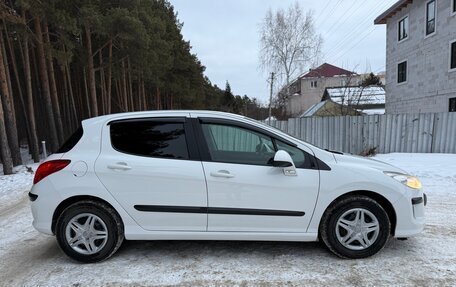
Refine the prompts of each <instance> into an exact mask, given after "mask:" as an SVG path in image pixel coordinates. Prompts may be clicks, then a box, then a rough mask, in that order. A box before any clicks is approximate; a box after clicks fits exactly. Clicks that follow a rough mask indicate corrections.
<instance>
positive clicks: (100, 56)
mask: <svg viewBox="0 0 456 287" xmlns="http://www.w3.org/2000/svg"><path fill="white" fill-rule="evenodd" d="M98 59H99V61H100V83H101V85H100V87H101V112H102V114H103V115H105V114H106V83H105V74H104V67H103V53H102V51H100V52H98Z"/></svg>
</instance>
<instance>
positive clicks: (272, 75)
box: [268, 72, 274, 125]
mask: <svg viewBox="0 0 456 287" xmlns="http://www.w3.org/2000/svg"><path fill="white" fill-rule="evenodd" d="M270 81H271V82H270V83H271V90H270V93H269V117H268V121H269V122H268V124H269V125H270V124H271V117H272V89H273V87H274V72H272V73H271V78H270Z"/></svg>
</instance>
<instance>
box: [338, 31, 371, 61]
mask: <svg viewBox="0 0 456 287" xmlns="http://www.w3.org/2000/svg"><path fill="white" fill-rule="evenodd" d="M377 28H378V26H374V27H373V29H372V30H370V31H369V32H368V33H367V34H366V35H364V37H362V38H361V39H360V40H359V41H358V42H356V44H354V45H353V46H351V47H350V48H349V49H347V50H346V51H345V52H343V53H342V54H340V55H339V56H338V57H337V58H336V60H335V61H334V62H337V61H338V60H339V59H340V58H342V57H343V56H345V54H347V53H348V52H349V51H351V50H352V49H353V48H355V47H356V46H357V45H358V44H359V43H361V42H362V41H363V40H364V39H366V38H367V37H368V36H369V35H371V34H372V32H374V31H375V30H376V29H377ZM336 56H337V54H336Z"/></svg>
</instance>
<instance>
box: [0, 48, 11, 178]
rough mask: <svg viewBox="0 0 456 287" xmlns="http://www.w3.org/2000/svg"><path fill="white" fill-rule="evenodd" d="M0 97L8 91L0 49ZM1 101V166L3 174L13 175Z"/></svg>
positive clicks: (0, 102)
mask: <svg viewBox="0 0 456 287" xmlns="http://www.w3.org/2000/svg"><path fill="white" fill-rule="evenodd" d="M0 90H1V94H0V97H1V98H2V100H3V98H4V97H5V96H6V95H5V92H4V91H5V90H8V84H7V82H6V72H5V65H4V63H3V53H2V51H1V49H0ZM2 102H3V101H0V154H1V157H2V164H3V174H5V175H6V174H12V173H13V162H12V160H11V153H10V148H9V144H8V136H7V134H6V126H5V117H4V113H3V104H2Z"/></svg>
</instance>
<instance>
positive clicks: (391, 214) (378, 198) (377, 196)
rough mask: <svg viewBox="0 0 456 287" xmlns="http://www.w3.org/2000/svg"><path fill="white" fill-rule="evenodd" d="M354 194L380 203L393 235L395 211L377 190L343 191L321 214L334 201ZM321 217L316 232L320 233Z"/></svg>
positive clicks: (395, 218) (395, 220)
mask: <svg viewBox="0 0 456 287" xmlns="http://www.w3.org/2000/svg"><path fill="white" fill-rule="evenodd" d="M356 195H358V196H359V195H361V196H367V197H369V198H371V199H373V200H375V201H376V202H377V203H378V204H380V206H381V207H382V208H383V209H384V210H385V211H386V213H387V214H388V217H389V219H390V222H391V235H392V236H394V233H395V230H396V224H397V216H396V211H395V209H394V207H393V205H392V203H391V202H390V201H389V200H388V199H387V198H386V197H384V196H383V195H381V194H379V193H377V192H374V191H369V190H355V191H351V192H347V193H344V194H342V195H340V196H339V197H337V198H336V199H334V200H333V201H332V202H331V203H330V204H329V205H328V206H326V208H325V211H324V212H323V214H325V213H326V211H327V210H328V209H330V208H331V207H332V206H333V205H334V204H335V203H337V202H338V201H340V200H341V199H343V198H346V197H350V196H356ZM323 217H324V216H322V217H321V218H320V223H319V232H318V233H320V227H321V224H322V220H323Z"/></svg>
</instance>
